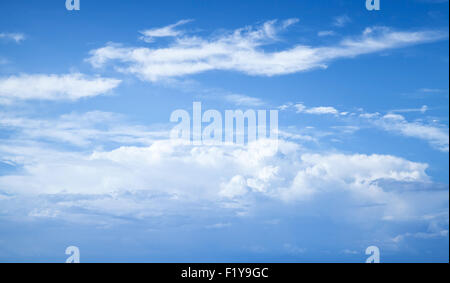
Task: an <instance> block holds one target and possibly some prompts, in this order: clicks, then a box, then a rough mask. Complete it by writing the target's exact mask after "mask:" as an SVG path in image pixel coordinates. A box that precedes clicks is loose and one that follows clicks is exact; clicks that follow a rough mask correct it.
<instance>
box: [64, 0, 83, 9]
mask: <svg viewBox="0 0 450 283" xmlns="http://www.w3.org/2000/svg"><path fill="white" fill-rule="evenodd" d="M66 9H67V10H69V11H73V10H76V11H79V10H80V0H66Z"/></svg>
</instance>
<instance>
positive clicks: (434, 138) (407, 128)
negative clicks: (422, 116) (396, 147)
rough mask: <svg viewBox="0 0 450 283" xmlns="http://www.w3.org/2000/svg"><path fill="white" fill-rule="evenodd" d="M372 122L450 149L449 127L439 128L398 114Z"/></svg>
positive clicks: (388, 115) (395, 131) (446, 150)
mask: <svg viewBox="0 0 450 283" xmlns="http://www.w3.org/2000/svg"><path fill="white" fill-rule="evenodd" d="M372 122H373V123H374V124H375V125H376V126H378V127H381V128H382V129H384V130H387V131H390V132H393V133H399V134H402V135H404V136H407V137H414V138H419V139H423V140H426V141H428V142H429V143H430V144H431V145H432V146H434V147H436V148H437V149H439V150H441V151H444V152H448V151H449V131H448V128H438V127H435V126H430V125H424V124H421V123H419V122H408V121H407V120H406V119H405V117H403V116H402V115H398V114H387V115H384V116H383V117H381V118H379V119H375V120H372Z"/></svg>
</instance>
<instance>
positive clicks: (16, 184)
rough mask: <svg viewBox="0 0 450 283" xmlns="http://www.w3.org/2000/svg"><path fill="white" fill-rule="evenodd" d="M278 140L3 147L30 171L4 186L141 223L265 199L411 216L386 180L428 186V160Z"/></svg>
mask: <svg viewBox="0 0 450 283" xmlns="http://www.w3.org/2000/svg"><path fill="white" fill-rule="evenodd" d="M270 142H271V141H258V142H256V143H254V144H250V145H248V146H245V147H242V146H225V147H209V146H191V145H186V144H185V143H183V142H181V141H173V140H159V141H154V142H153V143H152V144H151V145H150V146H146V147H136V146H122V147H120V148H116V149H114V150H111V151H107V150H106V151H105V150H101V149H99V150H95V151H94V152H92V153H88V152H86V153H84V152H80V153H76V152H65V151H55V150H51V149H47V148H46V147H45V144H44V145H42V146H41V147H40V146H38V145H37V144H33V145H28V146H27V145H17V144H3V145H1V146H0V153H1V156H2V159H3V160H5V161H9V162H11V163H15V164H17V165H20V166H21V167H22V168H23V169H22V170H21V171H22V172H21V173H15V174H13V175H5V176H1V177H0V189H1V190H2V191H3V192H5V193H6V195H13V196H17V195H19V196H20V195H41V196H45V195H48V196H51V195H55V196H56V195H70V196H74V198H70V199H69V200H64V199H63V201H61V202H58V205H57V206H56V207H53V208H52V210H51V211H53V210H57V211H66V210H67V208H68V207H70V208H75V207H78V208H83V209H87V210H94V211H97V212H102V213H107V214H114V215H125V214H126V215H129V216H131V215H133V217H139V215H141V216H142V215H150V214H151V215H154V214H155V213H165V214H167V213H172V212H174V211H179V209H180V207H183V206H184V205H183V203H184V204H188V203H191V204H192V203H195V204H197V205H198V204H201V205H202V206H205V205H207V204H211V205H212V206H218V207H223V208H227V207H228V208H229V209H231V210H237V211H242V210H245V207H247V206H248V205H249V204H251V203H252V199H254V197H257V196H261V197H266V198H270V199H273V200H284V201H287V202H295V201H303V202H310V201H316V200H321V199H324V198H325V199H326V198H328V197H329V196H340V197H339V198H344V199H347V198H350V199H352V202H354V203H355V204H358V203H359V204H360V205H361V204H367V203H386V205H385V207H384V208H383V210H382V211H380V212H379V215H378V217H380V219H381V218H383V217H386V216H387V215H389V216H391V217H394V218H402V217H409V216H410V215H411V213H414V209H415V207H413V206H410V205H409V204H408V202H407V201H406V200H405V199H403V198H402V195H401V194H397V193H395V192H391V191H389V187H386V186H385V185H383V184H381V183H377V182H378V181H379V180H391V181H402V182H411V183H412V184H415V183H421V182H428V181H429V178H428V176H427V174H426V172H425V170H426V168H427V165H426V164H422V163H415V162H410V161H407V160H404V159H402V158H398V157H395V156H389V155H359V154H334V153H333V154H327V153H322V154H308V153H302V150H301V149H300V147H299V146H298V145H297V144H295V143H291V142H286V141H283V140H280V145H279V151H278V152H277V151H274V150H273V148H272V147H271V146H270V144H268V143H270ZM75 196H80V197H81V199H80V197H75ZM88 196H90V197H88ZM152 196H155V197H152ZM155 201H156V203H157V204H156V203H155ZM338 202H339V201H338ZM150 204H151V205H150ZM155 204H156V206H155ZM48 208H49V207H47V208H46V209H48ZM44 211H45V210H44ZM40 215H42V214H40ZM51 215H53V216H54V215H59V214H55V213H51ZM61 215H65V214H64V213H62V214H61Z"/></svg>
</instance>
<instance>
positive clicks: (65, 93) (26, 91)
mask: <svg viewBox="0 0 450 283" xmlns="http://www.w3.org/2000/svg"><path fill="white" fill-rule="evenodd" d="M120 83H121V81H120V80H117V79H110V78H102V77H88V76H86V75H83V74H79V73H74V74H66V75H46V74H33V75H30V74H21V75H18V76H9V77H3V78H0V101H3V102H4V103H11V102H13V101H17V100H37V99H39V100H77V99H80V98H84V97H93V96H97V95H100V94H104V93H107V92H109V91H111V90H112V89H114V88H116V87H117V86H119V84H120Z"/></svg>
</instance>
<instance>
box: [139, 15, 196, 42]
mask: <svg viewBox="0 0 450 283" xmlns="http://www.w3.org/2000/svg"><path fill="white" fill-rule="evenodd" d="M192 21H193V20H181V21H179V22H177V23H175V24H173V25H168V26H165V27H162V28H154V29H148V30H144V31H141V34H142V36H141V37H140V39H141V40H143V41H145V42H148V43H150V42H153V41H155V40H156V39H157V38H160V37H175V36H181V35H183V33H184V32H182V31H179V30H176V29H175V28H177V27H178V26H181V25H185V24H187V23H190V22H192Z"/></svg>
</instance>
